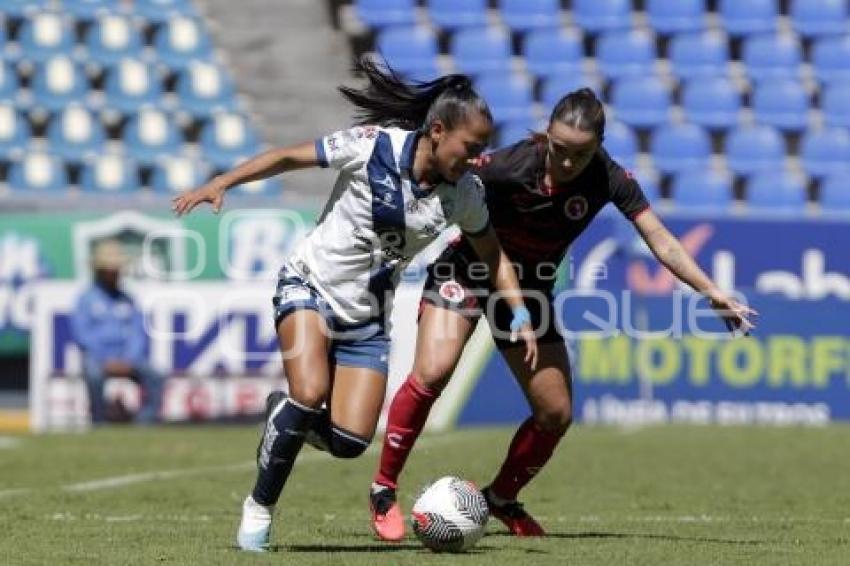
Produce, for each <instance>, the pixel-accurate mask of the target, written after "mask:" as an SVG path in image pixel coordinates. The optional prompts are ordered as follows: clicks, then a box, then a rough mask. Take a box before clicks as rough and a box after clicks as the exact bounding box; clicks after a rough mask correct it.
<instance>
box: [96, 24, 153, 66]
mask: <svg viewBox="0 0 850 566" xmlns="http://www.w3.org/2000/svg"><path fill="white" fill-rule="evenodd" d="M85 45H86V57H87V58H88V60H89V61H91V62H93V63H95V64H97V65H99V66H100V67H107V66H110V65H115V64H116V63H118V62H119V61H120V60H121V59H123V58H125V57H141V55H142V48H143V43H142V37H141V34H140V33H139V30H138V29H136V27H135V26H134V25H133V22H132V21H131V20H130V19H129V18H127V17H124V16H119V15H117V14H107V15H104V16H100V17H98V18H97V19H96V20H94V21H93V22H92V24H91V27H89V29H88V30H87V31H86V35H85Z"/></svg>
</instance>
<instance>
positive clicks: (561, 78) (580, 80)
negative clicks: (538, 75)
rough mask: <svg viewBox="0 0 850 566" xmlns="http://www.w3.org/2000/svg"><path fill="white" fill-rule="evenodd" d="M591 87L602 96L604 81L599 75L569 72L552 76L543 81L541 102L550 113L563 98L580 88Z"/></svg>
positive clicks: (545, 110) (597, 94)
mask: <svg viewBox="0 0 850 566" xmlns="http://www.w3.org/2000/svg"><path fill="white" fill-rule="evenodd" d="M585 87H586V88H590V89H592V90H593V92H595V93H596V96H601V94H600V93H601V92H602V83H601V81H600V80H599V78H598V77H595V76H593V75H586V74H583V73H568V74H562V75H556V76H552V77H550V78H549V79H547V80H546V81H544V83H543V89H542V91H541V97H540V102H541V104H542V105H543V109H544V112H545V113H546V114H547V115H548V114H549V113H550V112H551V111H552V109H553V108H555V105H556V104H557V103H558V101H559V100H561V98H563V97H564V96H566V95H568V94H569V93H571V92H573V91H575V90H578V89H580V88H585Z"/></svg>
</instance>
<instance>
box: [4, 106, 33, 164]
mask: <svg viewBox="0 0 850 566" xmlns="http://www.w3.org/2000/svg"><path fill="white" fill-rule="evenodd" d="M31 135H32V133H31V130H30V124H29V122H27V120H26V119H25V118H24V117H23V115H22V114H21V113H20V111H18V109H17V108H15V105H14V104H12V103H11V102H9V101H0V160H5V159H9V158H16V157H18V156H19V155H20V154H21V153H22V152H23V151H24V149H26V147H27V145H28V144H29V142H30V136H31Z"/></svg>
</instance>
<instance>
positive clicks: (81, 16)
mask: <svg viewBox="0 0 850 566" xmlns="http://www.w3.org/2000/svg"><path fill="white" fill-rule="evenodd" d="M61 8H62V11H63V12H65V13H66V14H69V15H71V16H72V17H73V18H74V19H75V20H77V21H80V22H89V21H92V20H94V19H95V18H98V17H100V16H103V15H105V14H107V13H109V12H115V11H117V10H119V9H120V8H121V1H120V0H62V5H61Z"/></svg>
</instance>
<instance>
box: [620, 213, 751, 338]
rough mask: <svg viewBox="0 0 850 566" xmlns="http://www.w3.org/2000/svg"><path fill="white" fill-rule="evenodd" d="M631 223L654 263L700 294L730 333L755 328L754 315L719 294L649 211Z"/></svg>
mask: <svg viewBox="0 0 850 566" xmlns="http://www.w3.org/2000/svg"><path fill="white" fill-rule="evenodd" d="M634 223H635V228H637V231H638V232H639V233H640V235H641V237H642V238H643V240H644V241H645V242H646V244H647V246H649V249H650V250H652V253H653V254H654V255H655V257H656V258H658V261H660V262H661V263H662V264H663V265H664V266H665V267H666V268H667V269H669V270H670V271H671V272H672V273H673V275H675V276H676V277H678V278H679V280H680V281H683V282H685V283H687V284H688V285H690V286H691V287H692V288H693V289H694V290H696V291H698V292H700V293H702V295H703V296H705V297H706V298H707V299H708V300H709V301H710V303H711V307H712V308H713V309H714V310H715V311H717V314H718V315H719V316H720V317H722V318H723V320H724V322H725V323H726V327H727V328H728V329H729V330H730V332H731V331H734V330H735V329H738V330H740V331H741V332H743V333H744V334H746V333H748V332H749V331H750V330H752V329H753V328H755V324H753V323H752V321H751V320H750V318H751V317H752V316H755V315H758V313H757V312H756V311H755V310H753V309H751V308H750V307H748V306H747V305H744V304H741V303H739V302H738V301H736V300H735V299H733V298H731V297H729V296H727V295H726V294H725V293H724V292H723V291H721V290H720V289H719V288H718V287H717V285H715V284H714V281H712V280H711V279H710V278H709V277H708V275H706V274H705V272H703V270H702V269H700V267H699V265H697V263H696V262H695V261H694V260H693V258H692V257H691V256H690V255H689V254H688V252H687V251H686V250H685V248H684V247H683V246H682V243H681V242H679V240H678V239H677V238H676V237H675V236H674V235H673V234H671V233H670V231H669V230H667V228H666V227H665V226H664V224H663V223H662V222H661V219H660V218H658V216H656V214H655V213H654V212H652V210H646V211H644V212H642V213H641V214H639V215H638V217H637V218H636V219H635V221H634Z"/></svg>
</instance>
